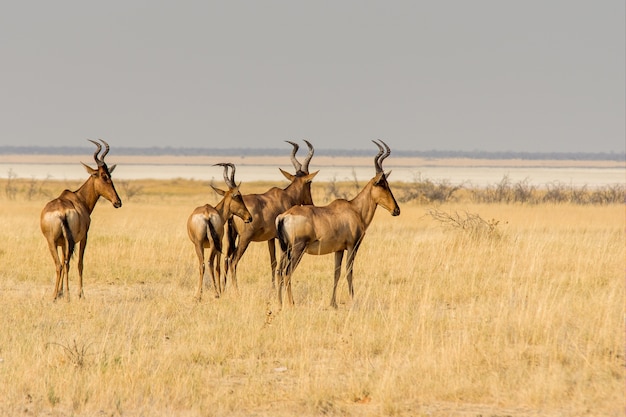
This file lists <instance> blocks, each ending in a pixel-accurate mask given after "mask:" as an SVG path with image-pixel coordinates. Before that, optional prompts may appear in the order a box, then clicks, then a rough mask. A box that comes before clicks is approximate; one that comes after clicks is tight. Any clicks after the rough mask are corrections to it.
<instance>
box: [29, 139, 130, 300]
mask: <svg viewBox="0 0 626 417" xmlns="http://www.w3.org/2000/svg"><path fill="white" fill-rule="evenodd" d="M89 141H90V142H92V143H94V144H95V145H96V146H97V148H98V149H97V150H96V152H95V153H94V154H93V158H94V160H95V161H96V164H97V166H98V168H96V169H93V168H91V167H89V166H88V165H86V164H84V163H82V162H81V164H83V166H84V167H85V169H86V170H87V172H88V173H89V178H88V179H87V181H85V183H84V184H83V185H82V186H81V187H80V188H79V189H78V190H76V191H69V190H65V191H63V192H62V193H61V195H60V196H59V197H57V198H55V199H54V200H52V201H50V202H49V203H48V204H46V206H45V207H44V208H43V210H42V212H41V217H40V226H41V232H42V233H43V235H44V237H45V238H46V240H47V241H48V248H49V249H50V254H51V255H52V259H53V260H54V264H55V266H56V283H55V285H54V294H53V295H54V297H53V299H54V300H56V299H57V298H59V297H61V296H63V286H64V285H63V279H64V280H65V291H67V301H69V300H70V287H69V278H68V273H69V269H70V258H71V257H72V254H73V252H74V246H75V244H76V242H79V243H80V247H79V250H78V297H79V298H82V297H83V296H84V293H83V256H84V254H85V247H86V246H87V232H89V224H90V223H91V217H90V215H91V213H92V212H93V209H94V207H95V206H96V203H97V202H98V199H99V198H100V197H104V198H106V199H107V200H109V201H110V202H111V203H113V207H115V208H119V207H122V201H121V200H120V197H119V196H118V195H117V191H115V186H114V185H113V181H112V180H111V173H112V172H113V170H114V169H115V165H112V166H111V167H110V168H109V167H107V164H106V163H105V162H104V157H105V156H106V155H107V153H109V144H108V143H106V142H105V141H103V140H102V139H100V141H101V142H102V144H103V145H104V146H105V150H104V152H102V155H100V156H98V154H99V153H100V151H101V150H102V145H100V144H99V143H98V142H95V141H93V140H89ZM57 246H60V247H61V258H60V259H59V253H58V249H57Z"/></svg>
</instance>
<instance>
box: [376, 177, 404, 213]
mask: <svg viewBox="0 0 626 417" xmlns="http://www.w3.org/2000/svg"><path fill="white" fill-rule="evenodd" d="M387 176H388V174H385V173H384V172H382V171H381V172H379V173H378V174H376V176H375V177H374V179H373V180H372V191H371V193H372V198H373V200H374V202H376V204H378V205H380V206H381V207H384V208H385V209H386V210H387V211H389V213H391V215H392V216H397V215H399V214H400V206H398V203H397V202H396V198H395V197H394V196H393V193H392V192H391V187H389V183H388V182H387Z"/></svg>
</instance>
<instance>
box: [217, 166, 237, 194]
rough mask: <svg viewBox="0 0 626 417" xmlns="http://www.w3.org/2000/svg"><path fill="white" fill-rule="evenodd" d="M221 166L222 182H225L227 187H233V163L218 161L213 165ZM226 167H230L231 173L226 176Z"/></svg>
mask: <svg viewBox="0 0 626 417" xmlns="http://www.w3.org/2000/svg"><path fill="white" fill-rule="evenodd" d="M217 165H219V166H222V167H224V182H225V183H226V185H227V186H228V187H229V188H235V187H236V185H235V165H233V164H231V163H226V162H219V163H217V164H215V165H214V166H217ZM228 168H231V169H232V173H231V174H230V177H229V176H228Z"/></svg>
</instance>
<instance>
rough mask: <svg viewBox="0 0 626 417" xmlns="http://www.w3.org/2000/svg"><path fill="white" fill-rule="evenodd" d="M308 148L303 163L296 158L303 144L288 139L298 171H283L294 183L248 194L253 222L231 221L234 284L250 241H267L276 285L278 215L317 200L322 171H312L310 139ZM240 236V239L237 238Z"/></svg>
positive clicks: (230, 261) (230, 265) (230, 262)
mask: <svg viewBox="0 0 626 417" xmlns="http://www.w3.org/2000/svg"><path fill="white" fill-rule="evenodd" d="M304 142H305V143H306V144H307V146H308V148H309V153H308V154H307V156H306V158H305V160H304V162H303V163H300V162H298V160H297V159H296V152H298V149H299V146H298V144H297V143H294V142H290V141H287V143H289V144H291V146H293V150H292V152H291V163H292V164H293V167H294V169H295V170H296V173H295V174H294V175H292V174H290V173H288V172H286V171H284V170H282V169H281V168H279V169H280V172H282V174H283V175H284V176H285V178H287V179H288V180H289V181H291V183H290V184H289V185H288V186H287V187H286V188H284V189H282V188H278V187H272V188H271V189H269V190H268V191H266V192H265V193H263V194H246V195H244V196H243V201H244V202H245V203H246V207H248V210H250V213H252V222H251V223H248V224H244V223H243V222H241V220H240V219H238V218H232V220H229V222H228V227H227V229H228V242H229V245H228V252H227V257H226V271H227V273H228V272H230V276H231V278H232V282H233V285H234V286H235V288H237V264H238V263H239V261H240V260H241V257H242V256H243V254H244V253H245V252H246V249H247V248H248V245H249V244H250V242H264V241H267V245H268V250H269V254H270V267H271V270H272V286H275V276H276V275H275V274H276V244H275V239H276V224H275V220H276V216H278V215H279V214H280V213H283V212H284V211H285V210H287V209H289V208H290V207H293V206H296V205H300V204H313V198H312V197H311V181H313V178H314V177H315V175H317V173H318V172H319V171H316V172H314V173H312V174H309V163H310V162H311V158H312V157H313V153H314V152H315V149H314V148H313V145H311V144H310V143H309V142H308V141H306V140H305V141H304ZM237 239H239V241H238V242H237Z"/></svg>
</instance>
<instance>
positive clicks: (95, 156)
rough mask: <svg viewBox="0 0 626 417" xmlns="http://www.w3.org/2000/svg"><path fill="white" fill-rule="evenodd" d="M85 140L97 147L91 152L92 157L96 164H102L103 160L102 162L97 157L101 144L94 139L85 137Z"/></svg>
mask: <svg viewBox="0 0 626 417" xmlns="http://www.w3.org/2000/svg"><path fill="white" fill-rule="evenodd" d="M87 140H88V141H89V142H91V143H93V144H94V145H96V146H97V147H98V149H97V150H96V151H95V152H94V154H93V159H94V161H96V164H98V166H101V165H102V164H104V162H102V160H100V159H98V154H99V153H100V151H101V150H102V145H100V144H99V143H98V142H96V141H95V140H91V139H87Z"/></svg>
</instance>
